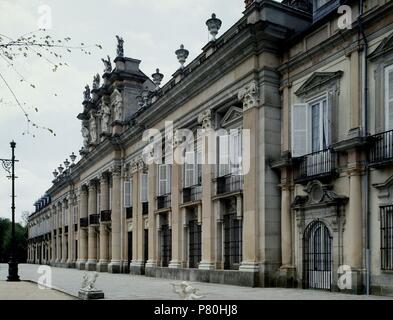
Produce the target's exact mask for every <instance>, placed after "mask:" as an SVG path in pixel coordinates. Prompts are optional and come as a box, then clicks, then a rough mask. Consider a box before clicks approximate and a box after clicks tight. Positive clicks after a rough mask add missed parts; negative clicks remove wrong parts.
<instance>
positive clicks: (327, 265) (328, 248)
mask: <svg viewBox="0 0 393 320" xmlns="http://www.w3.org/2000/svg"><path fill="white" fill-rule="evenodd" d="M332 239H333V238H332V236H331V235H330V232H329V229H328V228H327V226H326V225H325V224H324V223H323V222H322V221H320V220H315V221H313V222H311V223H310V224H309V225H308V226H307V228H306V230H305V231H304V238H303V257H304V263H303V283H304V288H306V289H323V290H330V289H331V284H332V265H333V259H332Z"/></svg>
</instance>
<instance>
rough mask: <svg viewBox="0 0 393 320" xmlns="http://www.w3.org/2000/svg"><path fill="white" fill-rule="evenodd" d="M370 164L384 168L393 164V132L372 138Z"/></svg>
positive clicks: (379, 134) (382, 133)
mask: <svg viewBox="0 0 393 320" xmlns="http://www.w3.org/2000/svg"><path fill="white" fill-rule="evenodd" d="M370 140H371V146H370V164H371V165H373V166H383V165H386V164H389V163H392V162H393V130H389V131H385V132H381V133H377V134H375V135H373V136H371V137H370Z"/></svg>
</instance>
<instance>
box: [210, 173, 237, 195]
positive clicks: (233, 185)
mask: <svg viewBox="0 0 393 320" xmlns="http://www.w3.org/2000/svg"><path fill="white" fill-rule="evenodd" d="M243 184H244V177H243V175H241V174H239V175H235V174H228V175H225V176H222V177H217V178H216V186H217V194H223V193H230V192H239V191H242V190H243Z"/></svg>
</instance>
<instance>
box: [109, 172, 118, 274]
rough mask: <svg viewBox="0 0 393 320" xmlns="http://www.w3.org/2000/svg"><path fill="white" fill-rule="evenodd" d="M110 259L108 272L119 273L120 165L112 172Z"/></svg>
mask: <svg viewBox="0 0 393 320" xmlns="http://www.w3.org/2000/svg"><path fill="white" fill-rule="evenodd" d="M112 184H113V186H112V259H111V262H110V264H109V265H108V271H109V272H110V273H120V269H121V268H120V233H121V226H120V215H121V167H120V166H115V167H114V169H113V172H112Z"/></svg>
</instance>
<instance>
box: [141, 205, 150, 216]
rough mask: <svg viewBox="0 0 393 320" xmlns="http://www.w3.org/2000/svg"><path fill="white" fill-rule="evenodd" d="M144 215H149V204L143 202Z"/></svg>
mask: <svg viewBox="0 0 393 320" xmlns="http://www.w3.org/2000/svg"><path fill="white" fill-rule="evenodd" d="M142 214H143V215H146V214H149V202H142Z"/></svg>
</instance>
